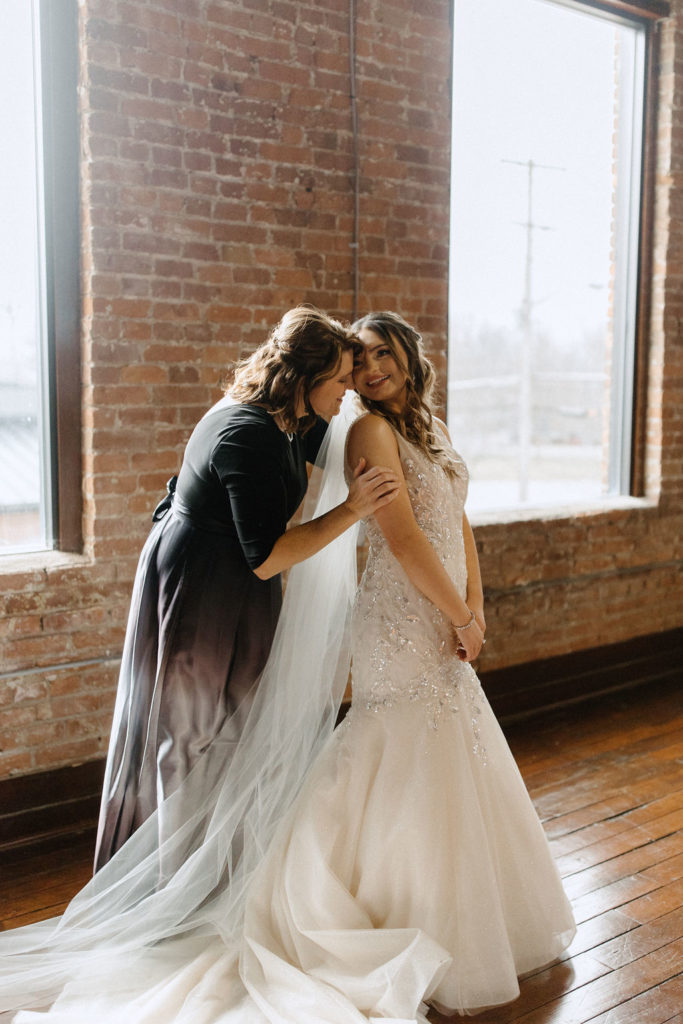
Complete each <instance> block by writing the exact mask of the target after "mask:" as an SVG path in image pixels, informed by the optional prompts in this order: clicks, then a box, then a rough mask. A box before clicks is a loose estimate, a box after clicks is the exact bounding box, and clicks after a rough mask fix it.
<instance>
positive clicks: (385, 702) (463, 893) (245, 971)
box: [17, 437, 574, 1024]
mask: <svg viewBox="0 0 683 1024" xmlns="http://www.w3.org/2000/svg"><path fill="white" fill-rule="evenodd" d="M398 444H399V450H400V455H401V462H402V466H403V471H404V474H405V477H406V482H407V485H408V489H409V493H410V497H411V503H412V507H413V511H414V514H415V518H416V520H417V523H418V525H419V526H420V527H421V529H422V530H423V531H424V533H425V534H426V536H427V537H428V539H429V540H430V541H431V543H432V545H433V546H434V548H435V549H436V551H437V553H438V555H439V557H440V558H441V560H442V562H443V564H444V566H445V567H446V569H447V570H448V572H449V574H450V575H451V577H452V579H453V580H454V581H455V582H456V585H457V587H458V589H459V591H460V593H461V595H462V596H463V597H464V596H465V592H466V582H467V581H466V563H465V547H464V541H463V531H462V517H463V506H464V501H465V496H466V491H467V471H466V469H465V466H464V464H463V463H462V461H461V460H459V459H458V458H457V456H455V453H453V457H454V458H455V459H456V460H457V475H455V476H449V475H448V474H446V473H445V471H444V470H443V469H442V468H441V467H439V466H437V465H435V464H433V463H432V462H431V461H430V460H429V459H428V458H427V457H426V456H425V455H424V454H423V453H422V452H420V451H419V450H418V449H417V448H415V447H414V446H412V445H410V444H408V443H407V442H406V441H405V440H404V439H403V438H400V437H398ZM367 533H368V540H369V556H368V562H367V567H366V569H365V573H364V575H363V579H362V582H361V585H360V588H359V590H358V593H357V595H356V600H355V605H354V610H353V618H352V658H353V661H352V680H353V703H352V708H351V710H350V712H349V713H348V714H347V716H346V718H345V720H344V722H343V723H342V724H341V726H339V728H338V729H336V731H335V732H334V733H333V734H332V735H331V736H330V737H329V739H328V741H327V743H326V745H325V746H324V747H323V749H322V751H321V753H320V754H319V755H318V757H317V758H316V760H315V762H314V764H313V767H312V769H311V771H310V772H309V774H308V776H307V778H306V781H305V783H304V785H303V788H302V789H301V791H300V792H299V794H298V797H297V798H296V800H295V802H294V804H293V806H292V807H291V808H290V810H289V812H288V813H287V814H286V815H285V817H284V819H283V820H282V821H281V822H280V824H279V826H278V828H277V831H276V833H275V836H274V839H273V840H272V842H271V843H270V846H269V849H268V852H267V853H266V855H265V857H264V859H263V860H262V863H261V864H260V866H259V868H258V869H257V871H256V873H255V875H254V876H253V878H252V879H251V883H250V886H249V890H248V896H247V901H246V909H245V913H244V924H243V931H242V933H241V935H240V936H239V937H237V938H235V937H230V936H228V937H226V936H221V935H220V934H216V933H214V934H213V935H207V934H206V927H205V928H204V929H203V930H202V931H200V933H198V934H189V935H181V936H179V937H176V938H174V939H172V940H171V941H169V942H166V943H162V944H161V945H159V946H158V947H157V948H156V949H153V950H149V951H147V952H146V953H141V955H140V961H139V969H138V970H133V971H131V970H130V967H128V968H127V969H126V971H125V972H123V973H122V974H120V975H119V976H118V981H117V982H116V984H115V985H113V984H112V978H113V977H116V967H115V958H114V957H113V956H112V957H111V958H108V959H107V960H106V962H105V963H103V961H102V959H101V958H98V960H97V961H96V962H95V963H94V964H93V965H92V971H91V975H90V977H88V979H87V980H85V979H84V978H83V977H81V978H78V979H74V980H73V982H72V983H71V984H70V986H67V988H66V989H65V991H64V992H63V994H62V996H61V997H60V998H59V999H58V1001H57V1003H56V1004H55V1006H54V1007H53V1009H52V1011H50V1012H49V1013H48V1014H47V1016H44V1015H42V1014H34V1013H32V1012H25V1013H22V1014H20V1015H19V1017H18V1018H17V1020H18V1021H19V1022H21V1024H29V1022H31V1024H39V1022H44V1021H47V1022H49V1024H67V1022H68V1024H80V1022H83V1024H85V1022H86V1021H87V1022H88V1024H92V1022H93V1021H97V1022H98V1024H109V1022H114V1021H120V1022H124V1021H125V1022H126V1024H172V1022H173V1024H265V1022H273V1024H274V1022H277V1024H362V1022H364V1021H365V1022H367V1021H368V1019H370V1020H375V1019H378V1020H383V1021H385V1022H387V1021H391V1022H393V1024H400V1022H403V1024H405V1022H416V1021H420V1022H424V1021H426V1017H425V1014H426V1012H427V1006H426V1003H430V1004H432V1005H435V1006H437V1007H439V1008H442V1009H444V1010H446V1011H451V1012H460V1013H462V1012H467V1011H470V1012H472V1011H476V1010H477V1009H478V1008H482V1007H485V1006H490V1005H494V1004H499V1003H503V1002H507V1001H509V1000H512V999H514V998H515V997H516V996H517V994H518V991H519V989H518V984H517V976H518V975H519V974H522V973H524V972H527V971H530V970H532V969H534V968H537V967H540V966H541V965H543V964H546V963H548V962H550V961H552V960H553V959H554V958H556V957H557V956H558V955H559V953H560V952H561V951H562V950H563V949H564V948H565V947H566V946H567V945H568V944H569V942H570V941H571V939H572V936H573V934H574V921H573V917H572V913H571V909H570V907H569V904H568V901H567V899H566V897H565V894H564V892H563V889H562V885H561V882H560V879H559V876H558V873H557V870H556V868H555V866H554V864H553V862H552V859H551V856H550V852H549V848H548V844H547V841H546V839H545V835H544V833H543V829H542V826H541V824H540V822H539V820H538V818H537V816H536V813H535V811H534V809H533V806H532V804H531V801H530V799H529V797H528V794H527V792H526V789H525V787H524V784H523V782H522V779H521V777H520V774H519V772H518V769H517V767H516V765H515V763H514V760H513V758H512V756H511V754H510V751H509V749H508V747H507V744H506V742H505V740H504V738H503V735H502V733H501V731H500V728H499V726H498V724H497V722H496V720H495V718H494V717H493V714H492V712H491V710H490V708H489V705H488V703H487V701H486V698H485V696H484V694H483V692H482V690H481V687H480V685H479V682H478V680H477V677H476V675H475V673H474V671H473V669H472V668H471V666H470V665H468V664H466V663H464V662H461V661H460V660H459V659H458V658H457V657H456V654H455V646H454V640H453V634H452V629H451V626H450V623H449V622H448V621H447V620H446V618H445V617H444V616H443V615H442V614H441V613H440V612H439V611H438V610H436V609H435V607H434V606H433V605H432V604H431V603H430V602H429V601H428V600H427V599H426V598H424V597H423V596H422V595H421V594H420V593H419V592H418V591H417V590H416V588H415V587H414V586H413V585H412V583H411V582H410V580H409V579H408V577H407V575H406V574H405V572H404V571H403V569H402V568H401V566H400V564H399V563H398V561H397V560H396V559H395V557H394V556H393V555H392V553H391V551H390V550H389V548H388V545H387V543H386V541H385V539H384V537H383V535H382V533H381V531H380V530H379V528H378V527H377V525H376V524H375V522H374V520H371V521H369V522H368V523H367ZM329 585H330V586H334V581H333V580H330V581H329ZM216 929H217V931H218V932H219V933H220V922H217V923H216Z"/></svg>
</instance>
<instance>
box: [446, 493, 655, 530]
mask: <svg viewBox="0 0 683 1024" xmlns="http://www.w3.org/2000/svg"><path fill="white" fill-rule="evenodd" d="M656 507H657V501H656V500H655V499H653V498H634V497H631V496H630V495H624V496H622V497H618V496H615V497H612V498H606V499H604V500H603V501H595V502H586V501H582V502H577V503H576V504H571V503H569V502H568V503H567V504H566V505H554V506H552V507H545V508H544V507H536V508H510V509H498V510H492V511H489V512H484V511H481V512H476V511H475V512H468V511H467V507H466V508H465V511H466V512H467V518H468V519H469V521H470V524H471V525H472V526H500V525H506V524H509V523H528V522H534V521H541V522H548V521H550V520H557V519H579V518H581V519H584V518H587V517H588V516H604V515H609V514H610V512H628V511H630V510H633V509H640V510H643V509H648V508H656Z"/></svg>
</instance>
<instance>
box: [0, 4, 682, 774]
mask: <svg viewBox="0 0 683 1024" xmlns="http://www.w3.org/2000/svg"><path fill="white" fill-rule="evenodd" d="M676 4H677V6H678V7H680V8H681V12H682V13H683V0H676ZM357 7H358V31H357V50H358V82H357V88H358V109H359V120H360V153H361V208H360V209H361V245H360V272H361V295H360V303H359V306H360V309H361V311H365V310H368V309H370V308H378V307H379V308H383V307H384V308H386V307H389V308H394V309H398V310H399V311H401V312H402V313H403V314H404V315H405V316H406V317H408V318H409V319H411V320H413V321H414V322H415V323H416V324H417V325H418V326H419V327H420V329H421V330H422V331H423V333H424V335H425V338H426V340H427V343H428V345H429V348H430V352H431V353H432V355H433V357H434V358H435V361H436V362H437V365H438V368H439V370H440V373H441V375H442V376H443V373H444V370H445V345H446V335H447V332H446V320H447V308H446V300H447V262H448V252H447V247H448V191H449V109H450V99H449V76H450V68H449V62H450V26H449V8H450V3H449V0H421V2H420V3H419V4H417V3H415V2H414V0H358V3H357ZM81 35H82V41H81V45H82V86H83V88H82V149H83V155H82V211H83V231H82V238H83V367H84V369H83V408H84V429H83V451H84V465H85V478H84V496H85V512H84V537H85V553H84V555H83V556H82V557H74V556H64V555H59V554H54V555H50V556H43V557H40V556H37V557H32V558H31V559H30V560H28V561H27V560H26V559H23V560H19V559H12V560H10V559H7V560H6V564H5V563H3V565H2V566H0V574H1V577H0V578H1V579H2V591H3V600H2V609H1V614H2V616H3V617H2V618H1V619H0V636H1V637H2V643H3V656H2V668H1V672H2V674H1V675H0V777H2V776H7V775H9V774H13V773H24V772H29V771H34V770H38V769H43V768H47V767H52V766H57V765H62V764H69V763H73V762H74V761H79V760H88V759H91V758H94V757H97V756H100V755H101V754H102V753H103V751H104V750H105V749H106V743H107V734H108V728H109V721H110V716H111V709H112V705H113V696H114V688H115V680H116V669H117V660H118V655H119V653H120V649H121V643H122V639H123V630H124V626H125V617H126V613H127V605H128V598H129V592H130V585H131V581H132V577H133V573H134V569H135V563H136V560H137V555H138V552H139V549H140V546H141V544H142V542H143V540H144V537H145V535H146V532H147V529H148V526H149V516H150V512H151V509H152V508H153V506H154V504H155V502H156V500H157V498H158V496H159V494H160V492H161V491H162V489H163V485H164V482H165V480H166V479H167V478H168V477H169V476H170V475H171V474H172V473H173V472H174V471H175V470H176V469H177V467H178V463H179V459H180V456H181V453H182V449H183V445H184V443H185V441H186V439H187V437H188V434H189V432H190V430H191V428H192V426H193V425H194V423H195V422H196V420H197V419H198V417H199V416H200V415H201V414H202V413H203V411H204V410H205V409H206V408H207V406H208V405H209V404H210V403H211V402H212V401H214V400H215V398H216V397H217V396H218V394H219V392H218V382H219V379H220V378H221V376H222V374H223V373H224V371H225V368H226V366H227V365H228V364H229V363H230V362H231V361H232V360H234V359H235V358H236V357H238V356H240V355H241V354H243V353H244V352H246V351H248V350H249V349H250V348H252V347H253V346H254V345H256V344H257V343H258V342H260V341H261V340H262V339H263V338H264V336H265V335H266V333H267V330H268V328H269V326H270V325H272V324H273V323H274V322H275V321H276V320H277V319H278V318H279V316H280V315H281V313H282V312H283V311H284V310H285V309H287V308H288V307H290V306H292V305H294V304H296V303H298V302H301V301H311V302H315V303H317V304H318V305H320V306H322V307H323V308H326V309H327V310H329V311H330V312H332V313H335V314H338V315H341V316H349V315H350V313H351V310H352V266H353V265H352V250H351V248H350V245H349V243H350V242H351V240H352V223H353V196H352V188H351V185H352V137H351V116H350V101H349V76H348V3H347V0H315V2H313V0H311V2H308V3H301V2H296V3H295V2H291V0H221V2H219V0H215V2H211V0H82V2H81ZM675 52H678V53H679V54H680V53H683V40H681V39H680V38H679V37H678V36H677V35H675V32H674V27H673V26H671V27H670V28H669V29H667V37H666V45H665V48H664V60H665V67H664V72H663V76H662V113H661V138H662V144H661V151H660V165H659V178H658V186H657V187H658V221H657V259H656V273H657V281H656V292H655V302H654V310H653V325H652V368H651V387H650V390H651V409H650V413H649V415H650V422H651V428H650V432H649V435H648V436H649V442H648V443H649V449H648V459H649V462H648V467H649V481H650V484H649V486H650V490H651V499H652V500H651V507H649V508H644V509H636V510H633V511H625V512H624V511H620V512H613V513H605V514H603V515H600V516H585V517H580V518H577V519H569V520H568V519H562V518H559V519H555V520H553V521H549V522H538V521H536V522H532V523H518V524H513V525H492V526H486V527H480V528H479V530H478V531H477V536H478V540H479V543H480V545H481V549H482V550H481V555H482V567H483V571H484V577H485V582H486V584H487V586H488V589H489V622H490V642H489V644H488V646H487V658H486V665H487V667H492V668H493V667H498V666H500V665H504V664H512V663H517V662H521V661H523V660H525V659H527V658H538V657H542V656H548V655H551V654H558V653H562V652H564V651H567V650H574V649H578V648H582V647H588V646H592V645H594V644H596V643H607V642H610V641H613V640H614V641H616V640H620V639H623V638H625V637H627V636H630V635H636V634H639V633H650V632H655V631H657V630H658V629H664V628H667V627H668V626H674V625H680V624H681V623H682V622H683V609H682V608H681V602H680V598H677V599H674V596H673V589H672V582H673V573H674V571H675V568H676V560H678V565H679V566H680V559H681V525H682V524H681V517H680V514H679V510H680V497H681V487H682V486H683V473H682V471H681V448H682V440H683V439H682V435H681V430H680V426H677V423H678V424H680V416H681V411H680V410H681V409H683V404H682V403H681V401H680V397H681V396H680V394H677V391H676V388H678V391H680V386H681V385H680V382H681V380H682V379H683V374H682V373H681V358H682V356H681V345H680V341H679V337H678V323H679V320H680V318H681V313H682V312H683V311H681V309H680V308H679V306H680V304H681V301H682V300H681V297H680V288H679V287H678V275H679V274H680V272H681V256H680V253H681V252H683V239H680V238H679V237H678V234H679V232H681V231H683V218H682V217H680V216H679V215H678V208H679V207H680V206H681V204H682V203H683V198H682V197H683V189H682V188H681V186H680V184H677V182H678V179H677V178H676V173H675V172H676V171H677V170H678V165H679V164H680V163H681V161H683V145H681V142H679V143H678V145H676V144H675V140H676V138H678V139H680V140H682V141H683V125H682V124H680V123H679V122H680V119H681V117H682V116H683V115H681V113H680V111H681V110H682V109H683V104H681V103H680V97H679V95H678V94H679V92H680V89H681V86H682V85H683V72H682V71H681V70H680V60H679V70H678V71H677V72H676V73H674V53H675ZM672 118H673V119H674V124H673V126H672ZM672 214H673V215H674V217H676V218H677V219H673V218H672V217H671V215H672ZM677 215H678V216H677ZM667 588H669V590H670V593H669V594H668V596H667V597H666V599H665V598H664V596H663V595H664V594H665V593H666V589H667Z"/></svg>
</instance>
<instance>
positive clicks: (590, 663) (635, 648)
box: [481, 628, 683, 722]
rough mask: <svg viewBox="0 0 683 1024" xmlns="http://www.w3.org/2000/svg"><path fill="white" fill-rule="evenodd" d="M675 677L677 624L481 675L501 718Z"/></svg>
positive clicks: (680, 633) (682, 634)
mask: <svg viewBox="0 0 683 1024" xmlns="http://www.w3.org/2000/svg"><path fill="white" fill-rule="evenodd" d="M676 678H678V680H679V681H680V682H681V684H683V628H679V629H670V630H667V631H666V632H663V633H651V634H649V635H647V636H639V637H635V638H633V639H632V640H625V641H622V642H621V643H616V644H606V645H604V646H602V647H592V648H589V649H588V650H584V651H573V652H571V653H569V654H562V655H559V656H557V657H554V658H543V659H542V660H539V661H532V662H527V663H526V664H524V665H511V666H510V667H508V668H500V669H494V670H493V671H492V672H482V673H481V682H482V686H483V688H484V691H485V693H486V696H487V697H488V700H489V702H490V704H491V707H492V708H493V710H494V711H495V713H496V716H497V717H498V718H499V719H500V720H501V721H502V722H505V721H511V720H513V719H515V718H520V717H523V716H528V715H533V714H538V713H540V712H542V711H548V710H549V709H550V708H554V707H561V706H562V705H563V704H574V703H576V702H577V701H584V700H590V699H591V698H592V697H597V696H600V695H601V694H604V693H610V692H611V691H614V690H622V689H626V688H628V687H633V686H641V685H644V684H647V683H653V682H656V681H659V680H663V679H676Z"/></svg>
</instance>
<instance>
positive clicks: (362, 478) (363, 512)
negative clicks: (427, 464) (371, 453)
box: [345, 458, 400, 519]
mask: <svg viewBox="0 0 683 1024" xmlns="http://www.w3.org/2000/svg"><path fill="white" fill-rule="evenodd" d="M364 469H365V459H362V458H361V459H359V460H358V464H357V466H356V468H355V469H354V471H353V479H352V480H351V484H350V486H349V494H348V497H347V499H346V501H345V505H346V506H347V507H348V508H349V509H350V510H351V511H352V512H353V514H354V515H355V516H356V518H357V519H364V518H365V517H366V516H371V515H373V514H374V513H375V512H376V511H377V509H378V508H382V506H383V505H388V504H389V502H390V501H393V500H394V498H395V497H396V495H397V494H398V489H399V486H400V481H399V479H398V477H397V475H396V473H394V472H392V470H390V469H385V468H384V467H383V466H373V468H372V469H369V470H368V471H367V473H364V472H363V470H364Z"/></svg>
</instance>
